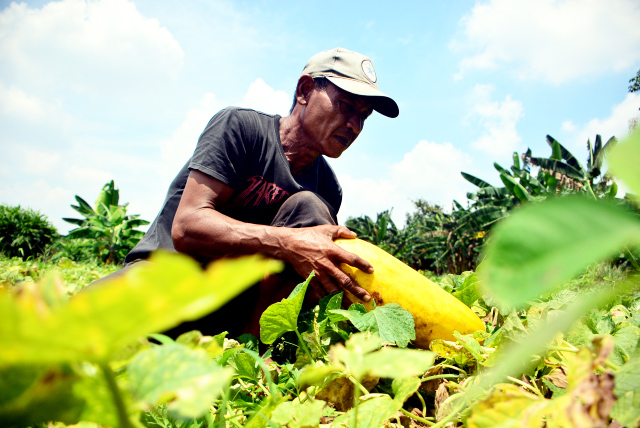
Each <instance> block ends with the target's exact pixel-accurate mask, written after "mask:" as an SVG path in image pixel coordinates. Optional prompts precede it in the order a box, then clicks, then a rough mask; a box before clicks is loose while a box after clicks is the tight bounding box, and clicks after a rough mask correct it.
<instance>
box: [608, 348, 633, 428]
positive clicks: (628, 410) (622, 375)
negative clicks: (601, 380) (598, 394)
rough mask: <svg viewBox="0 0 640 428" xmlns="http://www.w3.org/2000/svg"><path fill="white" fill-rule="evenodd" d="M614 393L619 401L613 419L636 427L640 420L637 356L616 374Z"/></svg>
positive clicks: (614, 408)
mask: <svg viewBox="0 0 640 428" xmlns="http://www.w3.org/2000/svg"><path fill="white" fill-rule="evenodd" d="M614 393H615V395H616V397H618V401H617V402H616V404H614V406H613V408H612V409H611V417H612V418H615V419H616V420H617V421H618V422H620V423H622V424H624V426H636V424H637V422H638V420H640V358H639V357H638V356H637V355H635V356H634V358H631V359H630V360H629V362H628V363H627V364H625V365H624V366H622V367H621V368H620V370H618V371H617V372H616V383H615V386H614Z"/></svg>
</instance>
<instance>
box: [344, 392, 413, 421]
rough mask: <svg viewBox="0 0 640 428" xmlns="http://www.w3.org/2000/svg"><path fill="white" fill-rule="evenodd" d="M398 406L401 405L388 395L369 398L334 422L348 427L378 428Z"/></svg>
mask: <svg viewBox="0 0 640 428" xmlns="http://www.w3.org/2000/svg"><path fill="white" fill-rule="evenodd" d="M400 407H402V405H401V404H399V403H398V402H397V401H395V400H393V399H392V398H391V397H389V396H388V395H383V396H380V397H375V398H371V399H369V400H366V401H364V402H363V403H361V404H359V405H358V407H357V409H355V408H354V409H351V410H349V412H347V413H346V414H344V415H342V416H340V417H338V418H336V419H335V420H334V424H335V425H336V426H349V427H354V426H356V425H357V426H358V428H380V427H383V426H385V422H386V421H388V420H389V419H391V418H392V417H393V416H394V415H395V414H396V412H397V411H398V410H400ZM356 415H357V421H356ZM342 424H345V425H342Z"/></svg>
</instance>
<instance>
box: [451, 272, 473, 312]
mask: <svg viewBox="0 0 640 428" xmlns="http://www.w3.org/2000/svg"><path fill="white" fill-rule="evenodd" d="M452 294H453V295H454V296H455V297H456V298H457V299H458V300H460V301H461V302H462V303H464V304H465V305H467V306H469V307H471V305H472V304H473V303H474V302H475V301H477V300H478V299H479V298H480V278H479V277H478V274H476V273H473V274H471V275H469V276H468V277H466V278H465V280H464V282H463V283H462V285H461V286H460V287H459V288H458V290H457V291H455V292H454V293H452Z"/></svg>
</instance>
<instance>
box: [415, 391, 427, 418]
mask: <svg viewBox="0 0 640 428" xmlns="http://www.w3.org/2000/svg"><path fill="white" fill-rule="evenodd" d="M416 395H417V396H418V399H420V403H422V414H423V415H426V414H427V403H425V402H424V398H422V394H420V391H417V392H416Z"/></svg>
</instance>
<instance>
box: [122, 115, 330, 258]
mask: <svg viewBox="0 0 640 428" xmlns="http://www.w3.org/2000/svg"><path fill="white" fill-rule="evenodd" d="M279 124H280V116H278V115H267V114H264V113H260V112H257V111H255V110H250V109H243V108H236V107H230V108H227V109H224V110H222V111H220V112H219V113H217V114H216V115H215V116H213V118H212V119H211V120H210V121H209V123H208V124H207V127H206V128H205V130H204V132H203V133H202V135H200V138H199V140H198V144H197V146H196V149H195V151H194V153H193V156H192V157H191V159H190V160H189V162H187V164H186V165H185V166H184V167H183V168H182V169H181V170H180V172H179V173H178V175H177V176H176V178H175V179H174V180H173V182H172V183H171V185H170V186H169V191H168V192H167V196H166V197H165V200H164V203H163V206H162V209H161V210H160V213H159V214H158V216H157V217H156V219H155V220H154V222H153V223H152V224H151V226H150V227H149V230H148V231H147V233H146V234H145V236H144V237H143V238H142V240H141V241H140V242H139V243H138V245H136V247H135V248H134V249H133V250H131V252H130V253H129V254H128V255H127V257H126V259H125V263H131V262H133V261H136V260H139V259H145V258H147V257H148V256H149V254H150V253H151V252H152V251H154V250H157V249H158V248H164V249H169V250H174V247H173V240H172V239H171V226H172V224H173V218H174V217H175V213H176V210H177V208H178V204H179V203H180V198H181V197H182V192H183V191H184V187H185V184H186V182H187V177H188V176H189V171H190V170H191V169H195V170H198V171H200V172H202V173H204V174H207V175H209V176H211V177H213V178H215V179H218V180H220V181H222V182H223V183H225V184H227V185H228V186H229V187H231V188H232V189H233V194H232V196H231V198H230V199H229V201H227V202H226V203H225V204H224V205H223V206H221V207H219V211H220V212H222V213H223V214H226V215H228V216H229V217H232V218H234V219H236V220H240V221H243V222H246V223H254V224H265V225H268V224H271V220H272V219H273V217H274V216H275V214H276V213H277V211H278V209H279V208H280V206H281V205H282V203H283V202H284V201H285V200H286V199H287V198H288V197H289V196H291V195H292V194H294V193H296V192H299V191H301V190H309V191H312V192H314V193H317V194H318V195H320V196H322V198H324V200H325V201H327V203H329V205H331V207H332V208H333V209H334V210H335V212H336V213H337V212H338V210H339V208H340V204H341V202H342V189H341V187H340V184H339V183H338V180H337V178H336V176H335V173H334V172H333V170H332V169H331V167H330V166H329V164H328V163H327V161H326V160H325V159H324V158H323V157H322V156H319V157H318V158H317V159H316V161H315V162H314V163H313V165H311V166H310V167H309V168H307V169H306V170H305V171H304V172H302V173H301V174H299V175H295V176H294V175H292V174H291V170H290V167H289V161H288V160H287V158H286V156H285V153H284V149H283V147H282V142H281V141H280V126H279Z"/></svg>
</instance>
